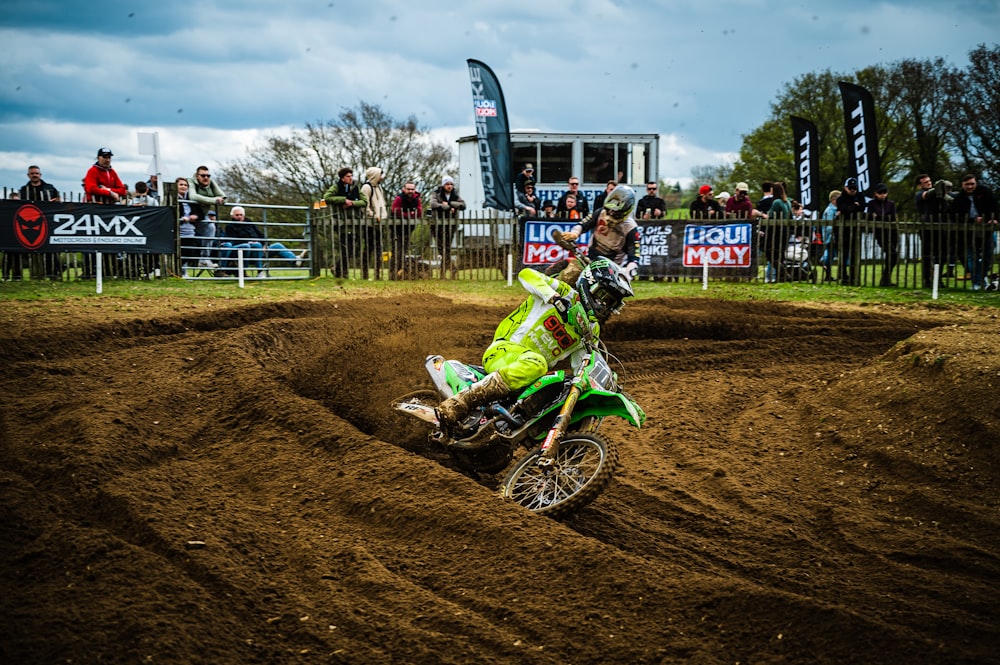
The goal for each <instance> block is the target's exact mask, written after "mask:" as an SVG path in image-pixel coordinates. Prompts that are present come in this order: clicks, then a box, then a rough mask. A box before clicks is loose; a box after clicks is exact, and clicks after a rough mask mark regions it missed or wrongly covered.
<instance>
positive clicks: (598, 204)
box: [594, 180, 618, 212]
mask: <svg viewBox="0 0 1000 665" xmlns="http://www.w3.org/2000/svg"><path fill="white" fill-rule="evenodd" d="M617 186H618V181H617V180H608V182H607V184H605V185H604V191H603V192H601V193H600V194H598V195H597V196H596V197H594V212H597V209H598V208H603V207H604V199H606V198H607V197H608V194H610V193H611V192H613V191H615V187H617Z"/></svg>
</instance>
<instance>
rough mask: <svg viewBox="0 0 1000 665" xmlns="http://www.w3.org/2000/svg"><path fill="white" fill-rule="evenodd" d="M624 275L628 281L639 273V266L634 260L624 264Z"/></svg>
mask: <svg viewBox="0 0 1000 665" xmlns="http://www.w3.org/2000/svg"><path fill="white" fill-rule="evenodd" d="M624 273H625V276H626V277H628V281H630V282H631V281H632V280H634V279H635V278H636V276H637V275H638V274H639V266H638V264H636V263H635V262H634V261H633V262H631V263H629V264H628V265H627V266H625V270H624Z"/></svg>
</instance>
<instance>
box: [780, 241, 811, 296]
mask: <svg viewBox="0 0 1000 665" xmlns="http://www.w3.org/2000/svg"><path fill="white" fill-rule="evenodd" d="M809 244H810V243H809V237H808V236H792V237H791V238H789V239H788V246H787V247H786V248H785V255H784V257H782V260H781V263H780V265H779V266H778V275H777V281H779V282H812V283H813V284H815V283H816V268H815V266H813V264H812V261H810V260H809Z"/></svg>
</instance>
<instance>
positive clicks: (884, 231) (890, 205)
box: [865, 182, 899, 287]
mask: <svg viewBox="0 0 1000 665" xmlns="http://www.w3.org/2000/svg"><path fill="white" fill-rule="evenodd" d="M865 214H866V216H867V217H868V221H869V222H880V223H879V224H877V225H876V227H875V228H874V229H873V231H874V233H873V235H874V236H875V242H877V243H878V246H879V247H880V248H881V249H882V257H883V258H882V260H883V263H882V278H881V279H880V280H879V283H878V285H879V286H887V287H891V286H896V285H895V284H893V283H892V273H893V271H894V270H895V269H896V264H897V263H898V262H899V231H898V230H897V229H896V203H895V202H894V201H893V200H891V199H890V198H889V188H888V187H887V186H886V184H885V183H884V182H880V183H879V184H877V185H875V198H873V199H872V200H871V201H869V202H868V207H867V208H866V209H865Z"/></svg>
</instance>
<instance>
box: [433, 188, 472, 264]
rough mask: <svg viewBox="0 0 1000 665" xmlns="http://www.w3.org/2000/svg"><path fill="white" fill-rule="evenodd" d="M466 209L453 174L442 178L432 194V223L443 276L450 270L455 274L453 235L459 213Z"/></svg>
mask: <svg viewBox="0 0 1000 665" xmlns="http://www.w3.org/2000/svg"><path fill="white" fill-rule="evenodd" d="M462 210H465V201H464V200H462V197H461V196H459V194H458V190H456V189H455V181H454V180H453V179H452V178H451V176H445V177H444V178H443V179H442V180H441V186H440V187H438V188H437V190H435V191H434V194H433V195H432V196H431V214H432V215H433V216H434V219H435V223H434V224H432V225H431V234H432V235H433V236H434V240H435V241H436V242H437V247H438V252H440V253H441V278H442V279H444V276H445V273H446V272H449V273H451V274H452V276H454V271H455V268H454V267H453V266H452V263H451V237H452V235H453V234H454V233H455V220H457V219H458V213H459V212H461V211H462Z"/></svg>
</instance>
